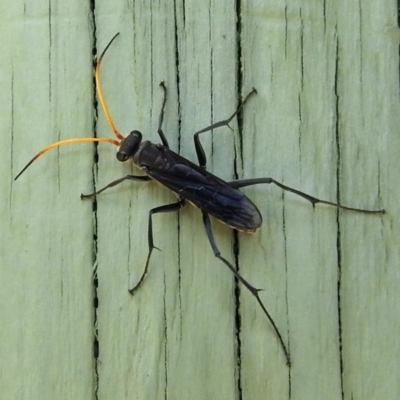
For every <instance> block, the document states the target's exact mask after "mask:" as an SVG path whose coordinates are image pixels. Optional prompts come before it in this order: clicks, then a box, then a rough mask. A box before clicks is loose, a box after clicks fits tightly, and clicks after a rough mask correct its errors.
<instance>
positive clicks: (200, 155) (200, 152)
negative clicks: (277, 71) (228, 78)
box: [193, 88, 257, 168]
mask: <svg viewBox="0 0 400 400" xmlns="http://www.w3.org/2000/svg"><path fill="white" fill-rule="evenodd" d="M254 93H257V90H256V89H254V88H253V89H252V91H251V92H250V93H249V94H248V95H247V96H246V97H245V98H244V100H243V101H242V102H241V103H239V105H238V106H237V108H236V111H235V112H234V113H233V114H232V115H231V116H230V117H229V118H227V119H224V120H223V121H219V122H215V123H214V124H211V125H209V126H207V127H206V128H203V129H201V130H200V131H197V132H196V133H195V134H194V137H193V139H194V146H195V148H196V154H197V159H198V160H199V166H200V167H202V168H205V167H206V164H207V157H206V153H205V152H204V149H203V146H202V144H201V143H200V138H199V135H200V133H204V132H208V131H211V130H212V129H215V128H220V127H221V126H228V127H229V122H231V121H232V119H233V118H234V117H235V116H236V115H237V114H238V113H239V112H240V111H241V110H242V108H243V106H244V105H245V103H246V102H247V100H248V99H249V97H250V96H251V95H252V94H254Z"/></svg>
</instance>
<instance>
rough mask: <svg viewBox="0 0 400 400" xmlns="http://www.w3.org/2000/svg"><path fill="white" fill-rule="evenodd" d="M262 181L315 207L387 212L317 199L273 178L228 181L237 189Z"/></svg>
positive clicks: (375, 212)
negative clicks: (303, 199)
mask: <svg viewBox="0 0 400 400" xmlns="http://www.w3.org/2000/svg"><path fill="white" fill-rule="evenodd" d="M261 183H266V184H270V183H273V184H274V185H276V186H279V187H280V188H281V189H283V190H287V191H288V192H292V193H295V194H297V195H298V196H301V197H303V198H305V199H306V200H308V201H309V202H310V203H311V204H312V206H313V207H315V204H317V203H321V204H328V205H330V206H334V207H337V208H341V209H343V210H350V211H358V212H362V213H366V214H384V213H385V210H384V209H382V210H363V209H360V208H353V207H346V206H342V205H341V204H337V203H332V202H330V201H326V200H320V199H317V198H316V197H313V196H310V195H309V194H307V193H304V192H300V190H296V189H293V188H291V187H289V186H286V185H284V184H283V183H280V182H278V181H276V180H275V179H273V178H254V179H238V180H236V181H231V182H228V185H229V186H230V187H233V188H235V189H239V188H241V187H245V186H252V185H259V184H261Z"/></svg>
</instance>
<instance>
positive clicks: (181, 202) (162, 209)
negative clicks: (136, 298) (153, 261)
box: [129, 199, 185, 295]
mask: <svg viewBox="0 0 400 400" xmlns="http://www.w3.org/2000/svg"><path fill="white" fill-rule="evenodd" d="M184 205H185V199H180V200H179V201H178V202H176V203H172V204H166V205H165V206H160V207H156V208H153V209H151V210H150V212H149V229H148V231H147V238H148V242H149V253H148V254H147V260H146V265H145V267H144V271H143V274H142V276H141V277H140V279H139V281H138V283H137V284H136V285H135V286H134V287H133V288H132V289H129V293H130V294H132V295H133V293H134V292H135V291H136V290H137V289H139V287H140V285H141V284H142V282H143V280H144V277H145V276H146V274H147V270H148V269H149V262H150V257H151V253H152V252H153V250H154V249H157V250H160V249H159V248H158V247H156V246H154V241H153V221H152V216H153V214H158V213H166V212H173V211H179V210H180V209H181V208H182V207H183V206H184Z"/></svg>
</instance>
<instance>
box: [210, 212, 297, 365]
mask: <svg viewBox="0 0 400 400" xmlns="http://www.w3.org/2000/svg"><path fill="white" fill-rule="evenodd" d="M203 223H204V227H205V229H206V233H207V237H208V240H209V242H210V245H211V247H212V249H213V252H214V255H215V257H217V258H218V259H219V260H221V261H222V262H223V263H224V264H225V265H226V266H227V267H228V268H229V269H230V270H231V271H232V273H233V274H234V275H235V276H236V278H237V279H238V280H239V281H240V282H241V283H242V284H243V285H244V286H245V287H246V289H247V290H249V291H250V293H251V294H252V295H253V296H254V297H255V298H256V300H257V302H258V304H259V305H260V307H261V308H262V310H263V311H264V314H265V315H266V316H267V318H268V320H269V322H270V323H271V325H272V327H273V328H274V331H275V333H276V336H277V337H278V339H279V342H280V344H281V346H282V349H283V352H284V353H285V357H286V364H287V365H288V366H290V355H289V352H288V350H287V348H286V345H285V343H284V341H283V339H282V336H281V334H280V332H279V330H278V327H277V326H276V324H275V321H274V320H273V319H272V317H271V315H270V314H269V312H268V311H267V309H266V308H265V306H264V304H263V302H262V301H261V299H260V296H259V295H258V292H260V291H261V290H262V289H256V288H255V287H254V286H253V285H251V284H250V283H249V282H248V281H246V279H244V278H243V277H242V276H241V275H240V274H239V272H238V271H236V269H235V268H234V267H233V265H232V264H231V263H230V262H229V261H228V260H226V259H225V258H224V257H222V256H221V253H220V251H219V249H218V247H217V244H216V243H215V239H214V235H213V232H212V227H211V221H210V217H209V216H208V214H206V213H203Z"/></svg>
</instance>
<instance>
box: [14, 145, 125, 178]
mask: <svg viewBox="0 0 400 400" xmlns="http://www.w3.org/2000/svg"><path fill="white" fill-rule="evenodd" d="M87 142H107V143H111V144H114V145H115V146H119V145H120V143H119V142H118V141H117V140H114V139H107V138H79V139H67V140H61V141H60V142H56V143H53V144H50V145H48V146H46V147H45V148H44V149H42V150H40V151H39V153H37V154H36V155H35V156H34V157H33V158H32V160H31V161H29V162H28V164H26V165H25V167H24V168H23V169H22V171H21V172H20V173H19V174H18V175H17V176H16V177H15V178H14V181H16V180H17V179H18V178H19V177H20V176H21V175H22V173H23V172H25V170H26V169H27V168H28V167H29V166H30V165H31V164H32V163H33V162H34V161H35V160H36V159H38V158H39V157H40V156H41V155H42V154H44V153H46V151H49V150H51V149H54V148H55V147H58V146H62V145H63V144H70V143H87Z"/></svg>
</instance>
